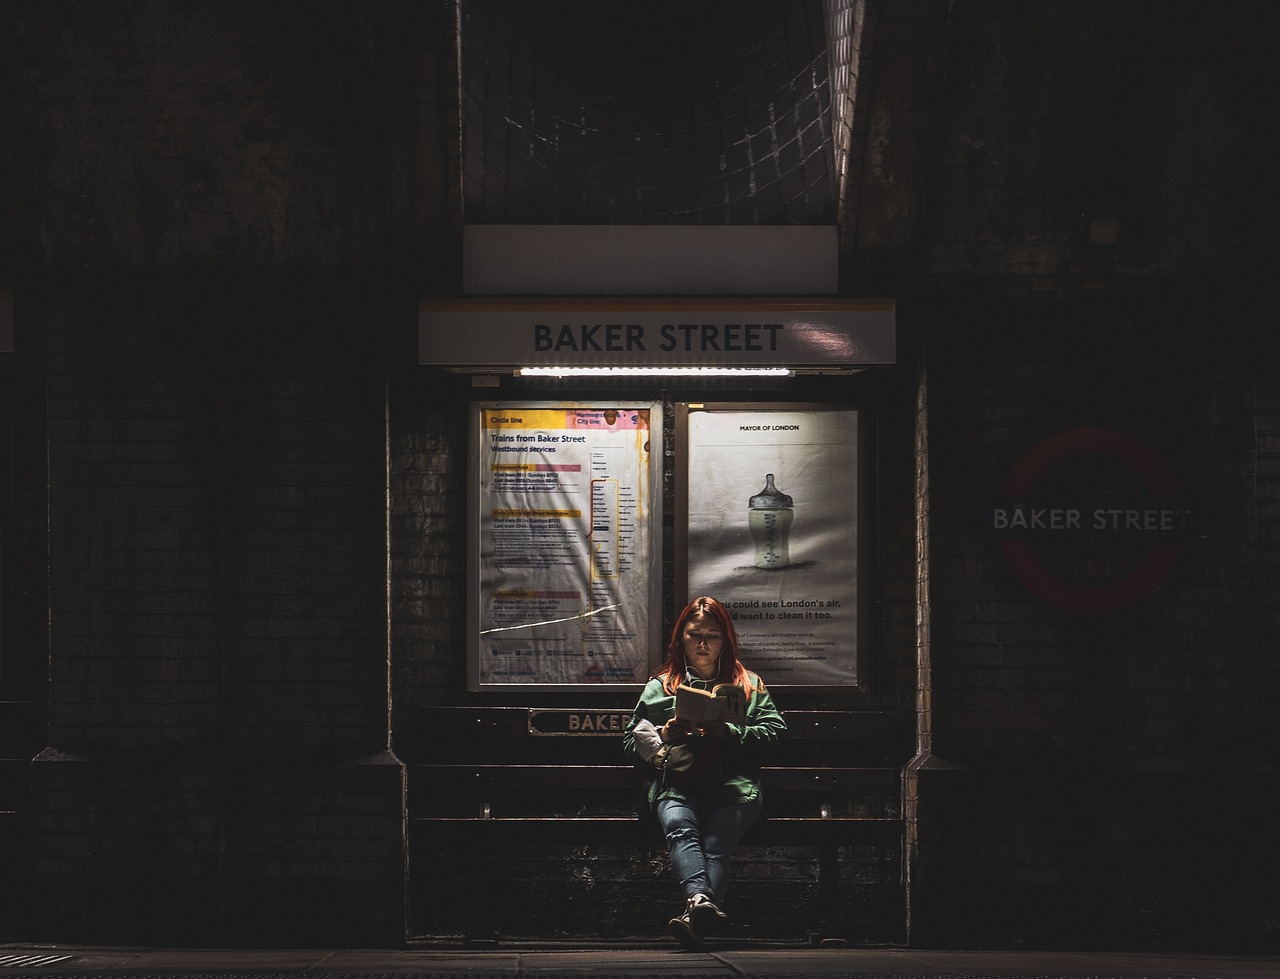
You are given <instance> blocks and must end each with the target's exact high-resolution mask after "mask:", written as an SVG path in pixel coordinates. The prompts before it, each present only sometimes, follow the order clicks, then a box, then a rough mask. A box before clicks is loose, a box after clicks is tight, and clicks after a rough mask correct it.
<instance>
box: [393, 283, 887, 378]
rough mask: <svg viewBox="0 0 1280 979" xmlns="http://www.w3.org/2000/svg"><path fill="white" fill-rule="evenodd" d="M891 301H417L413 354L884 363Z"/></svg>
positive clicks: (488, 362) (593, 362)
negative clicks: (415, 344)
mask: <svg viewBox="0 0 1280 979" xmlns="http://www.w3.org/2000/svg"><path fill="white" fill-rule="evenodd" d="M895 356H896V350H895V345H894V307H893V303H892V302H888V301H884V302H879V301H876V302H854V301H809V302H805V301H790V300H786V301H784V300H755V301H750V302H741V303H726V302H709V301H708V302H701V301H699V300H697V299H688V298H677V299H669V300H665V301H664V302H630V303H627V302H607V301H602V300H598V301H595V302H592V301H590V300H578V301H574V302H572V303H570V302H567V301H562V302H558V303H541V304H540V303H515V302H502V301H497V302H494V301H489V302H479V301H474V302H472V301H461V300H460V301H457V302H443V303H424V304H423V305H422V306H421V307H420V308H419V313H418V360H419V362H420V363H423V364H433V365H436V366H440V367H483V366H493V367H513V366H515V367H539V366H623V367H655V366H656V367H690V366H693V367H700V366H735V367H763V366H767V367H774V366H787V367H831V368H849V367H862V366H870V365H874V364H892V363H893V362H894V359H895Z"/></svg>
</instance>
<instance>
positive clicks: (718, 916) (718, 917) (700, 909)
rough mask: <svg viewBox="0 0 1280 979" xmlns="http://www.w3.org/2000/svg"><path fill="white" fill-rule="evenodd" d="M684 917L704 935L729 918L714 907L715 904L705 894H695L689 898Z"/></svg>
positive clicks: (726, 921) (723, 923) (725, 922)
mask: <svg viewBox="0 0 1280 979" xmlns="http://www.w3.org/2000/svg"><path fill="white" fill-rule="evenodd" d="M685 915H686V916H687V917H688V918H689V920H690V921H691V922H692V923H693V926H694V927H695V928H697V929H698V930H699V931H700V932H702V933H703V934H704V935H709V934H710V933H711V932H713V931H715V930H716V929H718V928H720V927H721V926H722V925H725V924H727V923H728V921H729V916H728V915H727V914H725V913H724V912H723V911H721V910H720V909H719V908H718V907H716V903H715V902H714V901H713V900H711V898H709V897H707V895H705V894H695V895H693V897H691V898H689V907H688V908H687V909H686V910H685Z"/></svg>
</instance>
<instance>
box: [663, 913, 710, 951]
mask: <svg viewBox="0 0 1280 979" xmlns="http://www.w3.org/2000/svg"><path fill="white" fill-rule="evenodd" d="M667 931H668V932H669V933H670V934H671V937H672V938H674V939H675V940H676V941H677V942H679V943H680V947H681V948H683V949H684V950H685V951H687V952H696V951H697V950H698V949H700V948H701V947H702V936H701V935H699V934H698V932H697V931H696V930H695V929H694V927H693V922H692V921H690V920H689V912H688V911H686V912H685V913H684V914H682V915H680V917H678V918H672V919H671V920H670V921H668V922H667Z"/></svg>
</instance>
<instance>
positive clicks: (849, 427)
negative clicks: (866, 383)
mask: <svg viewBox="0 0 1280 979" xmlns="http://www.w3.org/2000/svg"><path fill="white" fill-rule="evenodd" d="M687 451H688V479H687V483H688V486H687V490H686V499H687V511H688V516H687V525H688V529H687V546H688V557H687V566H688V575H687V592H688V595H689V597H692V596H694V595H711V596H714V597H715V598H718V599H720V600H721V601H722V602H724V603H725V605H726V606H728V608H729V610H730V612H731V613H732V615H733V620H734V627H735V628H736V630H737V632H738V637H739V639H740V641H741V646H742V656H743V660H744V662H745V663H746V664H747V665H748V666H749V667H750V668H751V669H754V670H756V671H757V672H759V673H760V675H761V676H762V677H764V679H765V682H766V683H769V684H771V685H773V684H792V685H824V686H825V685H845V684H856V683H857V682H858V675H857V672H858V671H857V653H858V649H857V645H858V634H859V625H860V623H859V622H858V615H859V602H858V584H859V582H858V546H859V543H860V542H859V539H858V507H859V503H860V501H859V499H858V414H857V412H856V411H853V410H843V409H809V408H798V409H783V410H741V411H739V410H697V409H696V408H695V407H691V408H690V410H689V416H688V450H687Z"/></svg>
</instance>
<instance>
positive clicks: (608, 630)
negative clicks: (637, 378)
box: [470, 402, 662, 689]
mask: <svg viewBox="0 0 1280 979" xmlns="http://www.w3.org/2000/svg"><path fill="white" fill-rule="evenodd" d="M476 411H477V414H476V416H475V418H474V446H473V450H474V453H475V457H476V461H477V465H476V466H475V467H474V473H475V477H474V478H475V480H476V486H475V496H474V500H473V506H474V512H475V514H476V535H477V536H476V540H475V543H474V546H473V552H474V567H473V574H474V576H475V577H474V593H475V599H476V600H475V601H473V603H472V605H473V614H474V616H475V619H474V621H473V624H472V653H473V655H472V664H471V676H470V681H471V686H472V688H473V689H480V688H488V687H495V686H498V687H501V686H518V687H529V686H550V687H574V686H577V685H579V684H627V685H631V684H636V683H643V682H644V681H645V679H647V678H648V676H649V673H650V670H651V669H652V666H653V664H652V662H651V661H652V658H653V656H654V654H655V651H657V650H658V648H659V647H660V645H661V643H660V641H659V639H658V636H657V633H658V631H659V629H660V625H661V618H660V615H659V608H660V601H661V598H660V596H661V580H660V576H659V574H658V571H657V569H658V566H659V562H658V553H659V548H658V543H659V538H657V537H656V536H655V535H660V534H661V526H662V521H661V496H660V493H659V492H658V488H659V487H660V485H661V483H660V478H659V472H658V467H659V465H660V462H659V461H658V460H660V459H661V445H660V443H661V433H662V420H661V406H660V405H657V404H648V403H646V404H642V405H635V404H622V403H618V404H600V403H596V402H593V403H590V404H571V405H565V404H563V403H562V404H558V405H557V404H548V403H543V404H518V403H491V404H482V405H479V406H477V408H476Z"/></svg>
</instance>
